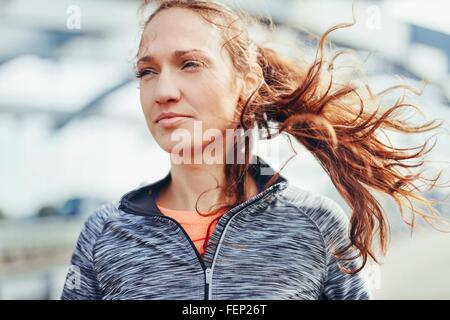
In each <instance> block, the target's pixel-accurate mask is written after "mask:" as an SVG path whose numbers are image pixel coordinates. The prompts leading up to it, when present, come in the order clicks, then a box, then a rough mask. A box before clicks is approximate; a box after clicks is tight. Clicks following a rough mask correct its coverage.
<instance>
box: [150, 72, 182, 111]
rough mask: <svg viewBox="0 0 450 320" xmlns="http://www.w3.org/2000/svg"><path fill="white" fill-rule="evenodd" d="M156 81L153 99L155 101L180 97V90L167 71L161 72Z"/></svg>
mask: <svg viewBox="0 0 450 320" xmlns="http://www.w3.org/2000/svg"><path fill="white" fill-rule="evenodd" d="M157 81H158V83H157V84H156V88H155V101H156V102H157V103H159V104H163V103H167V102H170V101H177V100H178V99H179V98H180V90H179V88H178V86H177V85H176V82H175V81H174V79H173V78H172V77H170V75H169V74H168V73H165V74H163V73H161V74H160V76H159V78H158V80H157Z"/></svg>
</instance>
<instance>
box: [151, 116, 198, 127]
mask: <svg viewBox="0 0 450 320" xmlns="http://www.w3.org/2000/svg"><path fill="white" fill-rule="evenodd" d="M186 119H192V117H186V116H176V117H170V118H164V119H161V120H159V121H158V122H157V124H159V125H160V126H161V127H163V128H170V127H173V126H175V125H177V124H179V122H181V121H183V120H186Z"/></svg>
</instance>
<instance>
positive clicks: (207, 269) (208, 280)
mask: <svg viewBox="0 0 450 320" xmlns="http://www.w3.org/2000/svg"><path fill="white" fill-rule="evenodd" d="M283 184H285V183H284V182H281V183H277V184H274V185H272V186H271V187H269V188H268V189H267V190H265V192H267V193H266V194H262V193H260V194H258V195H256V196H255V198H254V199H252V200H247V201H250V202H248V203H247V204H246V205H245V206H243V207H242V208H240V209H239V210H238V211H236V212H235V213H234V214H233V215H232V216H231V217H230V219H228V221H227V223H226V224H225V226H224V229H223V231H222V234H221V235H220V237H219V243H218V244H217V247H216V249H215V250H214V255H213V260H212V263H211V267H207V266H206V265H205V262H204V261H203V259H202V257H201V255H200V253H199V252H198V250H197V247H196V246H195V244H194V242H193V241H192V240H191V238H190V237H189V235H188V234H187V232H186V230H185V229H184V228H183V226H182V225H181V224H180V223H178V221H176V220H175V219H173V218H171V217H168V216H166V215H156V214H150V215H152V216H156V217H160V218H163V219H168V220H171V221H173V222H174V223H175V224H176V225H177V226H178V228H180V230H181V231H182V232H183V234H184V235H185V237H186V238H187V240H188V241H189V243H190V244H191V246H192V249H193V250H194V252H195V254H196V256H197V259H198V261H199V262H200V265H201V267H202V269H203V273H204V275H205V300H211V299H212V292H211V282H212V275H213V271H214V266H215V262H216V258H217V255H218V253H219V249H220V247H221V245H222V242H223V241H222V239H223V237H224V235H225V233H226V231H227V229H228V225H229V224H230V222H231V221H232V220H233V219H234V218H235V217H236V216H237V214H238V213H240V212H242V211H243V210H244V209H246V208H248V207H249V206H250V205H252V204H254V203H255V202H257V201H259V200H262V199H263V198H265V197H267V196H268V195H270V194H272V193H273V192H274V191H275V189H276V188H277V187H280V186H281V185H283ZM119 209H120V206H119ZM122 209H123V208H122ZM231 210H233V209H231ZM228 212H229V211H228ZM228 212H225V213H224V215H225V214H226V213H228ZM146 215H147V216H148V215H149V214H146Z"/></svg>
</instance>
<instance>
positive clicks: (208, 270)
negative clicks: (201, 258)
mask: <svg viewBox="0 0 450 320" xmlns="http://www.w3.org/2000/svg"><path fill="white" fill-rule="evenodd" d="M211 275H212V274H211V268H210V267H207V268H206V269H205V281H206V283H207V284H210V283H211Z"/></svg>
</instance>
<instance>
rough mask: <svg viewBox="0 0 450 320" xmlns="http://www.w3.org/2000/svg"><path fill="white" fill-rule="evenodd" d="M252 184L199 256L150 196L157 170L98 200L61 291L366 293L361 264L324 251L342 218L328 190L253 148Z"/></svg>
mask: <svg viewBox="0 0 450 320" xmlns="http://www.w3.org/2000/svg"><path fill="white" fill-rule="evenodd" d="M256 157H257V159H258V162H257V163H256V164H253V165H252V166H251V173H252V175H253V177H255V180H256V181H257V183H258V186H259V187H260V191H259V193H258V194H257V195H256V196H254V197H252V198H251V199H249V200H247V201H245V202H244V203H241V204H239V205H237V206H235V207H234V208H232V209H231V210H229V211H228V212H226V213H225V214H224V215H223V216H222V217H221V218H220V220H219V221H218V224H217V226H216V228H215V229H214V232H213V234H212V236H211V238H210V240H209V242H208V246H207V249H206V251H205V254H204V256H201V255H200V254H199V252H198V251H197V249H196V247H195V245H194V244H193V242H192V241H191V239H190V238H189V237H188V235H187V234H186V232H185V230H184V229H183V228H182V227H181V225H179V224H178V223H177V222H176V221H175V220H173V219H171V218H169V217H167V216H165V215H163V214H162V213H161V212H160V211H159V209H158V208H157V206H156V204H155V197H152V196H151V195H152V194H156V193H157V191H158V190H159V188H160V187H161V186H162V185H164V184H165V183H167V182H168V180H169V179H170V178H171V177H170V172H169V173H168V174H167V175H166V176H165V177H164V178H163V179H161V180H159V181H157V182H154V183H152V184H149V185H147V186H144V187H139V188H137V189H135V190H132V191H130V192H128V193H127V194H125V195H124V196H123V197H122V198H121V199H120V201H113V202H110V203H107V204H104V205H103V206H101V207H99V208H98V209H97V210H95V212H93V213H92V214H91V215H90V216H89V217H88V218H87V219H86V221H85V223H84V225H83V228H82V230H81V232H80V235H79V238H78V241H77V243H76V245H75V248H74V251H73V254H72V258H71V262H70V264H71V265H70V269H69V272H68V273H67V277H66V282H65V285H64V289H63V292H62V296H61V299H198V300H203V299H208V300H211V299H221V300H223V299H232V300H236V299H269V300H274V299H372V295H371V292H370V290H369V289H368V280H367V279H366V278H365V273H364V272H360V273H357V274H355V275H349V274H346V273H344V272H343V271H341V270H340V269H339V268H338V265H337V261H336V259H335V258H334V257H333V256H332V255H331V248H332V246H333V245H336V246H337V247H340V246H342V245H344V244H345V243H347V242H348V223H349V220H348V218H347V216H346V215H345V213H344V211H343V210H342V208H341V207H340V206H339V205H338V204H337V203H336V202H335V201H333V200H332V199H330V198H328V197H326V196H323V195H318V194H315V193H312V192H310V191H306V190H303V189H300V188H298V187H295V186H293V185H291V184H290V183H288V180H287V179H286V178H285V177H283V176H282V175H280V176H279V177H278V180H277V181H276V183H275V184H273V185H271V186H270V187H269V188H267V189H266V190H263V188H262V186H263V185H264V183H265V182H266V181H267V180H268V179H269V178H270V174H269V175H268V174H267V172H262V171H261V169H264V170H267V169H268V170H269V172H272V174H273V173H274V171H273V169H272V167H270V165H268V164H267V163H266V162H265V161H264V160H262V159H261V158H260V157H259V156H256Z"/></svg>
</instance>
